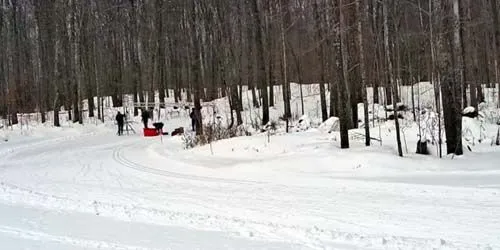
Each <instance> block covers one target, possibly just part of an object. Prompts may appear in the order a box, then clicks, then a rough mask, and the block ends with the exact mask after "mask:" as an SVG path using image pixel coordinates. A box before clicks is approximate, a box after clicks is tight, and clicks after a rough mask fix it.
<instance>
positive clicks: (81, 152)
mask: <svg viewBox="0 0 500 250" xmlns="http://www.w3.org/2000/svg"><path fill="white" fill-rule="evenodd" d="M418 86H420V87H419V89H421V91H420V94H421V99H420V100H419V101H420V103H421V104H422V106H423V107H424V106H429V107H431V106H432V103H433V99H432V97H431V96H432V95H429V93H428V91H431V90H432V89H431V87H430V85H429V84H426V83H422V84H419V85H418ZM292 87H293V89H292V96H293V98H292V113H293V116H294V117H295V118H296V119H295V120H294V121H292V125H293V126H295V127H294V129H292V131H297V130H299V128H301V126H302V125H303V124H302V125H301V126H297V119H298V117H300V113H301V111H300V93H299V91H298V90H299V89H298V87H297V86H295V85H293V86H292ZM427 90H428V91H427ZM404 91H406V92H404ZM303 92H304V103H305V114H306V118H305V120H306V121H310V123H311V124H312V125H313V126H314V125H315V124H318V122H317V121H318V118H319V117H320V110H319V96H318V93H319V90H318V86H317V85H307V86H303ZM368 92H369V94H370V91H368ZM402 92H404V93H407V92H408V88H406V89H403V88H402ZM276 93H277V99H276V102H277V103H279V102H280V101H281V100H280V96H281V94H280V93H281V92H280V90H279V89H276ZM404 93H402V96H403V98H402V102H403V103H405V104H407V105H409V104H410V103H411V100H410V98H408V96H407V95H404ZM488 93H489V92H488ZM495 93H497V92H495V91H491V98H490V99H491V100H496V96H495ZM487 96H490V95H489V94H488V95H487ZM107 101H108V102H109V100H107ZM243 102H244V109H245V112H244V114H243V116H244V117H243V119H244V122H245V124H247V125H249V124H254V123H259V121H258V117H259V113H260V111H259V110H258V109H254V108H253V107H252V106H251V105H250V99H244V100H243ZM108 104H109V103H108ZM227 104H228V102H227V100H226V99H220V100H216V101H214V102H212V103H208V104H206V106H205V108H204V109H203V111H204V113H205V122H211V121H213V120H214V119H213V117H211V116H209V115H208V114H210V115H211V114H213V113H212V112H214V111H215V112H217V115H220V116H221V117H222V123H226V122H228V120H229V117H230V116H229V114H230V113H229V110H228V107H227V106H228V105H227ZM108 106H109V105H107V106H106V107H107V108H106V109H105V113H106V124H105V125H101V124H100V125H97V124H99V123H98V122H96V121H95V120H92V119H89V118H87V117H85V124H86V125H85V126H80V125H78V124H72V123H70V122H69V121H68V119H67V114H64V113H63V114H61V121H62V124H63V128H52V127H50V126H48V125H46V126H42V125H36V124H37V122H36V121H37V120H39V118H38V116H37V115H36V114H31V115H26V117H23V118H22V119H21V121H22V122H23V126H22V129H20V127H16V128H14V130H10V128H9V129H5V128H3V129H0V249H8V250H11V249H13V250H17V249H46V250H49V249H50V250H61V249H65V250H66V249H182V250H184V249H214V250H215V249H217V250H218V249H500V216H499V214H500V181H499V180H500V167H499V162H500V147H496V146H493V145H492V141H493V140H494V137H495V135H496V133H497V129H498V126H496V125H494V124H493V123H494V122H496V120H497V119H498V109H495V108H494V107H496V105H495V104H493V103H489V104H488V105H487V106H486V107H485V108H484V110H480V111H481V112H484V113H485V118H483V119H482V121H483V122H480V121H478V120H475V119H468V118H465V119H464V124H463V125H464V126H463V130H464V145H466V147H467V146H468V147H470V149H471V150H472V152H470V151H469V150H468V149H466V152H465V153H466V154H465V155H464V156H461V157H458V158H454V159H451V158H450V157H445V158H444V159H441V160H440V159H438V157H437V156H436V155H437V153H436V150H437V148H436V147H435V146H432V145H430V151H431V153H432V154H433V155H432V156H419V155H415V154H414V153H413V152H414V151H415V146H416V139H417V138H418V137H417V136H418V129H417V127H416V126H415V124H414V123H413V122H411V121H410V120H408V119H407V120H404V121H402V128H403V132H404V133H403V138H404V142H405V143H404V154H405V158H398V157H396V155H397V153H396V149H395V145H396V144H395V142H394V139H395V134H394V125H393V123H392V122H388V123H385V124H384V123H382V124H379V123H375V126H374V127H372V128H371V131H372V137H374V138H377V139H382V143H381V144H382V145H381V144H380V143H379V142H378V141H376V140H374V141H372V143H373V144H374V145H373V146H372V147H370V148H366V147H364V146H363V142H364V138H363V137H362V134H363V131H362V130H354V131H351V135H350V136H351V147H352V148H351V149H349V150H340V149H339V148H338V146H339V136H338V133H337V132H336V129H333V132H332V133H328V132H331V131H332V129H330V127H332V126H333V127H335V124H334V123H335V119H334V118H332V119H331V120H330V123H324V124H323V125H322V126H320V127H319V128H318V129H314V128H312V129H308V130H307V131H304V132H296V133H292V134H284V133H281V132H280V131H282V129H280V130H278V132H277V135H273V136H271V137H270V141H268V138H267V136H266V135H265V134H257V135H254V136H252V137H240V138H233V139H230V140H225V141H219V142H215V143H213V144H212V145H206V146H203V147H198V148H195V149H191V150H184V149H183V148H184V145H183V141H182V138H181V137H175V138H172V137H169V136H166V137H163V138H144V137H142V136H141V135H133V134H132V135H129V136H123V137H118V136H116V135H115V133H116V131H115V127H114V125H113V123H112V120H113V116H114V114H115V112H116V110H115V109H113V108H111V107H108ZM179 106H181V107H182V106H183V105H179ZM370 108H371V109H372V108H375V111H373V110H370V111H371V112H372V113H375V114H376V116H379V117H385V112H384V111H383V110H382V109H381V107H380V106H372V105H370ZM128 110H129V111H131V109H130V108H128ZM359 112H360V119H362V113H363V112H362V110H360V111H359ZM282 113H283V111H282V107H281V105H276V107H274V108H271V119H272V120H275V121H276V120H278V117H279V116H280V115H282ZM427 114H428V115H424V116H423V120H422V122H421V123H422V125H423V132H422V134H423V136H424V137H425V138H428V139H430V140H432V137H433V136H434V137H435V136H436V135H435V132H436V131H437V122H436V120H435V119H434V118H433V117H432V113H429V112H428V113H427ZM373 116H374V115H373V114H371V115H370V117H373ZM406 116H407V117H408V118H409V117H411V114H409V113H408V114H406ZM49 117H50V116H49ZM156 117H157V115H156V114H155V120H156V119H158V118H156ZM307 117H309V118H307ZM433 119H434V120H433ZM160 120H162V121H166V130H167V131H172V130H173V129H174V128H177V127H179V126H184V127H186V128H189V127H190V126H189V125H190V122H189V120H187V113H186V111H185V110H182V111H180V112H177V111H176V110H172V109H168V110H165V111H164V113H162V115H161V116H160ZM136 122H137V121H136ZM379 125H380V126H379ZM135 126H136V128H137V129H139V128H140V126H141V125H140V124H139V123H135ZM305 127H309V126H305ZM426 131H427V132H426ZM429 131H430V132H429ZM433 133H434V134H433ZM434 139H435V138H434Z"/></svg>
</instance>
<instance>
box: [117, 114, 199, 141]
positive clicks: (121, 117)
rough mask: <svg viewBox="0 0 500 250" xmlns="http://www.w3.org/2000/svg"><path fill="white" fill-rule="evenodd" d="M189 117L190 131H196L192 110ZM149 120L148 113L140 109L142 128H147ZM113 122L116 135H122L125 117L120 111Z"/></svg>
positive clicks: (194, 116)
mask: <svg viewBox="0 0 500 250" xmlns="http://www.w3.org/2000/svg"><path fill="white" fill-rule="evenodd" d="M189 117H190V118H191V127H192V130H193V131H196V124H197V116H196V113H195V109H194V108H193V109H192V110H191V113H190V114H189ZM149 119H151V114H150V111H148V110H146V109H142V112H141V120H142V123H143V124H144V128H148V121H149ZM115 120H116V123H117V125H118V135H119V136H121V135H123V127H124V126H125V120H126V115H125V114H122V113H121V112H120V111H118V113H117V114H116V117H115ZM154 125H155V124H154ZM161 125H162V126H161V127H162V128H163V123H161ZM155 127H156V128H158V126H156V125H155ZM160 129H161V128H160Z"/></svg>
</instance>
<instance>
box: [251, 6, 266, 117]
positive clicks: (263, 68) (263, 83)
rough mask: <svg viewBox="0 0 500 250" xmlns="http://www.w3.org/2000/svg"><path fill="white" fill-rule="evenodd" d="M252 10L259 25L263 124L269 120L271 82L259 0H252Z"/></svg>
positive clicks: (258, 42) (258, 44) (258, 49)
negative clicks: (268, 73)
mask: <svg viewBox="0 0 500 250" xmlns="http://www.w3.org/2000/svg"><path fill="white" fill-rule="evenodd" d="M251 2H252V12H253V14H254V22H255V26H256V27H257V31H256V32H255V41H256V42H257V64H258V65H259V66H258V67H259V71H258V72H257V78H258V80H257V81H258V84H259V85H260V90H261V91H262V92H261V96H260V97H261V99H262V125H266V124H267V123H268V122H269V95H268V91H267V88H268V86H269V84H267V83H266V64H265V63H266V62H265V58H264V37H263V30H262V21H261V12H260V10H259V4H258V0H252V1H251Z"/></svg>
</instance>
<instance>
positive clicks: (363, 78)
mask: <svg viewBox="0 0 500 250" xmlns="http://www.w3.org/2000/svg"><path fill="white" fill-rule="evenodd" d="M364 6H366V2H365V1H364V0H356V7H357V13H358V17H357V18H358V46H359V67H360V72H361V96H362V99H363V109H364V123H365V145H366V146H370V138H371V137H370V120H369V117H368V116H369V114H368V97H367V93H366V87H367V84H366V65H365V46H364V44H363V43H364V42H363V24H364V17H365V15H364V13H365V12H364Z"/></svg>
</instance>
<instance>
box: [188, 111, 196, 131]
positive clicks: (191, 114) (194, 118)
mask: <svg viewBox="0 0 500 250" xmlns="http://www.w3.org/2000/svg"><path fill="white" fill-rule="evenodd" d="M189 117H191V127H192V129H193V131H196V114H195V113H194V108H193V109H192V110H191V113H190V114H189Z"/></svg>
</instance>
